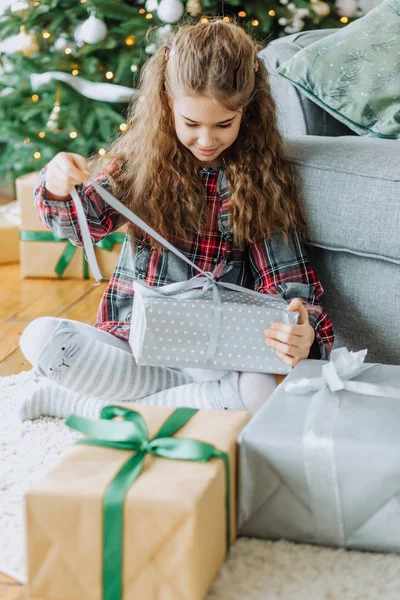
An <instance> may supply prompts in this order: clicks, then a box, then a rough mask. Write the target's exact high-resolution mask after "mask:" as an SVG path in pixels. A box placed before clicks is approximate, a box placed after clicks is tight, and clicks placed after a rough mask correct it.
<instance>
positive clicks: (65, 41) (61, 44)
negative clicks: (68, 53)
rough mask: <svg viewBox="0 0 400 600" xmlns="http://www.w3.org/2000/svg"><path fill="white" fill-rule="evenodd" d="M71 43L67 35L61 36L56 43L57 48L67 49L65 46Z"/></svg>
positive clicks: (55, 47)
mask: <svg viewBox="0 0 400 600" xmlns="http://www.w3.org/2000/svg"><path fill="white" fill-rule="evenodd" d="M68 45H69V42H68V39H67V38H66V37H65V36H63V35H62V36H61V37H59V38H58V40H56V42H55V44H54V49H55V50H65V48H66V47H67V46H68Z"/></svg>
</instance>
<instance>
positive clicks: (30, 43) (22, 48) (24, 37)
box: [18, 25, 40, 58]
mask: <svg viewBox="0 0 400 600" xmlns="http://www.w3.org/2000/svg"><path fill="white" fill-rule="evenodd" d="M20 32H21V33H20V34H19V36H18V37H19V39H20V44H19V48H18V52H21V54H23V55H24V56H26V57H27V58H30V57H31V56H33V55H34V54H36V52H39V50H40V46H39V44H38V43H37V38H36V35H34V34H29V33H28V32H27V30H26V28H25V27H24V26H23V25H22V26H21V28H20Z"/></svg>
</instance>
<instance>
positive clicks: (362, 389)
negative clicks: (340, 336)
mask: <svg viewBox="0 0 400 600" xmlns="http://www.w3.org/2000/svg"><path fill="white" fill-rule="evenodd" d="M367 352H368V350H359V351H358V352H352V351H351V352H349V350H348V349H347V348H345V347H342V348H336V349H335V350H332V353H331V356H330V360H329V362H328V363H325V364H324V365H323V366H322V369H321V372H322V377H313V378H311V379H309V378H307V377H302V378H301V379H297V380H295V381H288V382H287V383H286V384H285V390H286V391H287V392H288V393H289V394H299V395H304V394H308V393H309V392H313V391H318V390H321V389H323V388H324V387H327V388H328V389H329V390H330V391H331V392H338V391H340V390H347V391H348V392H354V393H356V394H362V395H365V396H378V397H379V396H380V397H385V398H400V390H399V389H396V388H393V387H390V386H384V385H375V384H373V383H366V382H363V381H349V380H350V379H353V378H354V377H356V375H359V374H360V373H362V372H363V371H366V370H368V369H371V368H372V367H373V366H374V365H373V364H370V365H365V364H364V360H365V357H366V355H367Z"/></svg>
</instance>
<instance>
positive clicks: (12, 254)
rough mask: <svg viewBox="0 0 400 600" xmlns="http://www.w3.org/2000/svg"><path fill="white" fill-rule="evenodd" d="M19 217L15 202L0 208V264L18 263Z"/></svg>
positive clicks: (17, 206)
mask: <svg viewBox="0 0 400 600" xmlns="http://www.w3.org/2000/svg"><path fill="white" fill-rule="evenodd" d="M20 222H21V217H20V212H19V205H18V203H17V202H10V203H9V204H6V205H5V206H0V264H2V265H5V264H9V263H17V262H19V227H20Z"/></svg>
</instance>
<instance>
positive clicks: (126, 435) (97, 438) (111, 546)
mask: <svg viewBox="0 0 400 600" xmlns="http://www.w3.org/2000/svg"><path fill="white" fill-rule="evenodd" d="M196 412H197V409H193V408H177V409H176V410H175V411H174V412H173V413H172V414H171V416H170V417H169V418H168V419H167V420H166V421H165V423H164V424H163V425H162V427H161V429H160V430H159V432H158V433H157V435H155V436H154V437H153V438H152V439H149V438H148V431H147V427H146V423H145V421H144V419H143V417H142V416H141V415H140V414H139V413H137V412H136V411H133V410H128V409H126V408H123V407H122V406H113V405H111V406H106V407H105V408H103V409H102V411H101V418H100V419H86V418H83V417H77V416H76V415H71V416H70V417H68V419H67V420H66V424H67V425H68V426H69V427H71V428H72V429H76V430H77V431H81V432H82V433H85V434H86V435H88V436H89V438H91V439H83V440H78V441H77V442H76V443H77V444H83V445H87V446H103V447H107V448H117V449H119V450H129V451H134V452H135V454H134V455H133V456H131V457H130V458H129V459H128V460H127V461H126V463H125V464H124V465H123V467H122V468H121V469H120V471H119V472H118V473H117V475H116V476H115V478H114V479H113V481H111V483H110V484H109V485H108V487H107V489H106V492H105V495H104V498H103V600H121V598H122V573H123V563H122V551H123V529H124V525H123V513H124V509H123V505H124V499H125V495H126V493H127V491H128V489H129V488H130V486H131V485H132V483H133V482H134V481H135V480H136V478H137V477H138V475H139V474H140V472H141V470H142V467H143V462H144V459H145V457H146V454H147V453H149V454H153V455H154V456H159V457H162V458H169V459H172V460H191V461H194V462H208V461H209V460H210V459H211V458H222V460H223V461H224V465H225V476H226V492H225V503H226V549H227V552H229V548H230V540H231V531H230V522H231V519H230V513H231V507H230V487H231V486H230V473H229V458H228V455H227V454H226V452H222V451H221V450H218V449H217V448H215V447H214V446H212V445H211V444H207V443H205V442H199V441H197V440H188V439H177V438H174V437H172V436H173V435H174V434H175V433H176V432H177V431H179V429H181V428H182V427H183V426H184V425H185V424H186V423H187V422H188V421H189V420H190V419H191V418H192V417H193V415H194V414H195V413H196ZM117 416H118V417H123V419H124V421H123V422H118V421H117V422H111V421H110V420H111V419H113V418H114V417H117Z"/></svg>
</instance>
